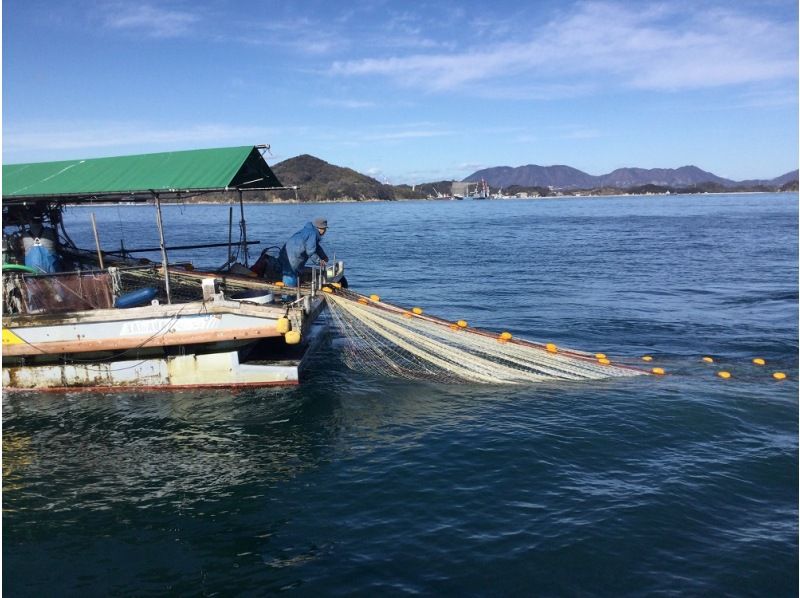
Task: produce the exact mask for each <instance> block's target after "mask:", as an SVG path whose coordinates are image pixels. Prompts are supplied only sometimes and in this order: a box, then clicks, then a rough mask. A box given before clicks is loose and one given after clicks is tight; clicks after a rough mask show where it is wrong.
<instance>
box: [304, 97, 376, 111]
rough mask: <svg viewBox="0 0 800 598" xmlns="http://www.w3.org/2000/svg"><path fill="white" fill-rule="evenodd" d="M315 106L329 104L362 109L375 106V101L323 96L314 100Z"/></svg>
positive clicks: (335, 106)
mask: <svg viewBox="0 0 800 598" xmlns="http://www.w3.org/2000/svg"><path fill="white" fill-rule="evenodd" d="M313 104H314V105H315V106H329V107H331V108H346V109H348V110H360V109H362V108H375V106H376V104H375V102H368V101H365V100H334V99H328V98H321V99H318V100H315V101H314V102H313Z"/></svg>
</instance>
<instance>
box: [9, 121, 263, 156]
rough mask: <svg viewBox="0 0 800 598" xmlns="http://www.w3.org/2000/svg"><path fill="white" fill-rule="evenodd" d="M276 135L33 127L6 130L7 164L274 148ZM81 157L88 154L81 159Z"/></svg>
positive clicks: (144, 127) (135, 126) (224, 128)
mask: <svg viewBox="0 0 800 598" xmlns="http://www.w3.org/2000/svg"><path fill="white" fill-rule="evenodd" d="M272 135H273V132H271V131H269V130H267V129H265V128H263V127H241V126H231V125H226V124H202V125H196V126H187V127H159V126H157V125H148V124H143V123H137V122H103V123H98V122H95V123H82V122H74V123H68V124H64V123H59V124H55V123H28V124H26V125H25V126H24V127H18V128H17V127H4V129H3V153H4V154H5V155H4V159H8V160H10V161H13V162H20V161H33V160H47V159H62V158H66V157H70V158H75V157H92V156H94V155H110V153H117V152H119V153H126V152H128V153H136V152H137V151H143V152H151V151H157V150H159V149H160V150H163V151H169V150H179V149H188V147H187V146H194V147H220V146H225V145H248V144H250V143H261V142H265V143H269V139H270V137H271V136H272ZM76 152H84V153H82V154H80V155H77V154H76Z"/></svg>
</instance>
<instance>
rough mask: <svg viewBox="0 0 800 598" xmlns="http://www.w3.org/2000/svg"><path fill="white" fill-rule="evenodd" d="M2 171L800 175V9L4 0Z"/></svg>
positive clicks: (767, 3)
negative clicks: (256, 161)
mask: <svg viewBox="0 0 800 598" xmlns="http://www.w3.org/2000/svg"><path fill="white" fill-rule="evenodd" d="M2 11H3V32H2V33H3V41H2V69H3V70H2V84H3V93H2V126H3V147H2V161H3V163H4V164H12V163H19V162H39V161H51V160H61V159H65V160H66V159H78V158H93V157H100V156H116V155H127V154H138V153H149V152H162V151H175V150H185V149H196V148H207V147H228V146H237V145H257V144H269V145H270V153H268V154H267V155H266V156H265V157H266V158H267V161H268V163H269V164H271V165H274V164H276V163H277V162H280V161H282V160H285V159H287V158H291V157H293V156H297V155H300V154H311V155H313V156H316V157H318V158H321V159H323V160H325V161H327V162H330V163H331V164H335V165H338V166H345V167H349V168H352V169H354V170H356V171H358V172H361V173H364V174H367V175H369V176H372V177H375V178H377V179H378V180H380V181H382V182H388V183H392V184H400V183H409V184H414V183H423V182H431V181H439V180H445V179H461V178H463V177H465V176H467V175H469V174H471V173H473V172H475V171H477V170H479V169H482V168H489V167H493V166H522V165H527V164H537V165H541V166H549V165H556V164H564V165H568V166H572V167H574V168H578V169H580V170H583V171H584V172H587V173H589V174H592V175H601V174H606V173H608V172H610V171H612V170H614V169H616V168H623V167H639V168H678V167H680V166H685V165H695V166H698V167H700V168H702V169H704V170H708V171H710V172H713V173H714V174H716V175H718V176H722V177H727V178H731V179H734V180H744V179H770V178H773V177H776V176H779V175H782V174H784V173H786V172H788V171H790V170H794V169H795V168H797V166H798V4H797V1H796V0H760V1H753V0H737V1H736V2H733V1H719V2H717V1H705V0H674V1H666V2H649V1H639V0H627V1H623V2H615V1H594V0H585V1H577V2H576V1H572V0H558V1H555V0H553V1H551V0H529V1H522V0H518V1H509V0H495V1H494V2H491V3H489V2H470V1H463V2H458V1H426V0H420V1H416V2H408V1H395V0H385V1H381V0H374V1H370V0H365V1H362V2H358V1H352V2H330V1H319V2H317V1H303V0H292V1H288V0H285V1H283V2H277V1H271V0H261V1H256V2H253V1H248V2H243V1H237V0H226V1H223V0H190V1H189V0H187V1H183V0H169V1H168V0H152V1H142V2H138V1H137V2H133V1H128V2H121V1H106V0H73V1H68V2H64V1H63V0H58V1H56V0H6V1H5V2H3V3H2Z"/></svg>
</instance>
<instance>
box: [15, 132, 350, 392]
mask: <svg viewBox="0 0 800 598" xmlns="http://www.w3.org/2000/svg"><path fill="white" fill-rule="evenodd" d="M265 149H267V146H244V147H235V148H218V149H207V150H190V151H181V152H164V153H158V154H143V155H137V156H121V157H111V158H96V159H88V160H72V161H62V162H45V163H33V164H12V165H4V166H3V328H2V347H3V387H4V389H7V390H25V389H45V390H56V389H70V388H93V389H106V388H124V387H138V388H193V387H202V386H209V387H235V386H269V385H292V384H298V383H299V382H300V379H301V374H302V372H303V370H304V368H305V367H306V366H307V363H308V357H309V355H310V354H311V352H312V351H313V349H314V348H315V347H316V346H317V344H318V342H319V340H320V339H321V337H322V335H323V333H324V329H325V324H324V318H321V317H320V314H321V312H322V310H323V307H324V305H325V301H324V299H323V298H322V296H321V293H320V292H319V290H320V288H321V287H322V285H323V284H331V283H333V284H337V285H345V286H346V279H345V278H344V264H343V263H342V262H341V261H334V262H333V263H331V264H329V265H327V266H326V267H325V268H320V267H318V266H310V267H307V268H306V270H305V271H304V272H302V273H301V276H300V280H299V284H298V286H297V287H294V288H287V287H285V286H283V285H282V282H281V281H280V280H279V279H280V269H279V268H278V267H276V264H277V258H276V257H275V256H273V255H270V254H269V252H268V251H267V250H265V251H263V252H262V253H261V255H260V256H259V258H258V260H256V261H255V262H254V263H253V264H252V265H251V264H250V263H249V262H250V259H249V254H248V248H249V247H250V246H252V245H257V244H259V243H260V242H259V241H254V240H248V239H247V232H246V231H247V228H246V223H245V219H244V196H245V195H246V194H247V193H249V192H251V191H256V190H277V189H283V187H281V184H280V182H279V181H278V179H277V177H276V176H275V174H274V173H273V172H272V170H271V169H270V168H269V166H268V165H267V163H266V161H265V160H264V157H263V153H262V152H263V151H264V150H265ZM211 193H214V194H223V195H224V196H227V197H229V198H230V208H229V214H230V217H229V233H228V240H227V243H226V242H225V241H224V240H222V241H220V242H216V243H213V242H203V243H197V244H195V245H188V246H187V245H182V246H179V247H177V246H170V245H169V244H168V242H167V238H168V236H169V231H168V230H165V227H164V226H163V223H162V218H161V207H162V202H168V201H170V200H174V199H176V198H178V199H180V200H186V199H191V198H196V197H199V196H203V195H206V194H211ZM236 200H238V207H239V214H240V220H239V223H238V224H239V226H238V229H239V239H238V240H237V241H234V240H233V234H232V232H233V207H234V203H235V202H236ZM94 202H134V203H137V202H138V203H147V204H150V205H151V206H152V208H153V209H154V211H155V213H156V219H155V220H156V226H157V229H158V234H159V240H160V242H159V246H158V248H157V249H158V251H159V252H160V255H161V261H160V263H158V262H148V261H147V260H142V259H137V258H136V257H135V254H137V253H138V252H143V251H148V250H152V249H153V248H136V247H133V248H126V247H125V246H124V244H121V247H120V249H119V250H108V249H103V248H101V246H100V242H99V237H100V235H99V234H98V231H97V228H96V225H95V222H94V217H93V215H92V226H93V230H94V235H95V247H94V248H93V249H92V248H85V247H83V248H82V247H78V246H77V245H76V244H75V243H74V242H73V241H72V240H71V238H70V236H69V234H68V232H67V231H66V229H65V227H64V219H63V217H62V213H63V211H64V210H65V209H68V208H69V206H73V205H85V204H89V203H94ZM209 247H220V248H222V247H225V248H227V252H228V253H227V259H226V263H225V266H224V267H223V268H222V269H219V270H202V269H195V267H194V264H193V263H191V262H183V263H180V264H178V263H172V262H170V261H169V252H170V251H171V250H175V249H181V250H187V249H200V248H202V249H207V248H209ZM234 255H235V258H232V257H231V256H234ZM37 256H38V259H36V258H37Z"/></svg>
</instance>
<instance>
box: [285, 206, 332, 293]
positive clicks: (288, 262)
mask: <svg viewBox="0 0 800 598" xmlns="http://www.w3.org/2000/svg"><path fill="white" fill-rule="evenodd" d="M327 230H328V221H327V220H326V219H325V218H315V219H314V220H313V222H307V223H306V225H305V226H304V227H303V228H301V229H300V230H299V231H297V232H296V233H295V234H293V235H292V236H291V237H289V240H288V241H286V244H285V245H284V246H283V247H281V252H280V254H279V256H278V260H279V261H280V263H281V269H282V271H283V284H284V285H286V286H287V287H296V286H297V285H298V283H299V280H300V271H301V270H302V269H303V267H304V266H305V265H306V262H307V261H308V260H309V258H311V257H313V256H317V257H318V258H319V264H320V266H322V267H323V268H324V267H325V266H327V265H328V256H327V254H326V253H325V251H324V250H323V249H322V246H321V245H320V244H319V242H320V240H321V239H322V236H323V235H324V234H325V231H327ZM284 299H288V297H286V296H285V297H284Z"/></svg>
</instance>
